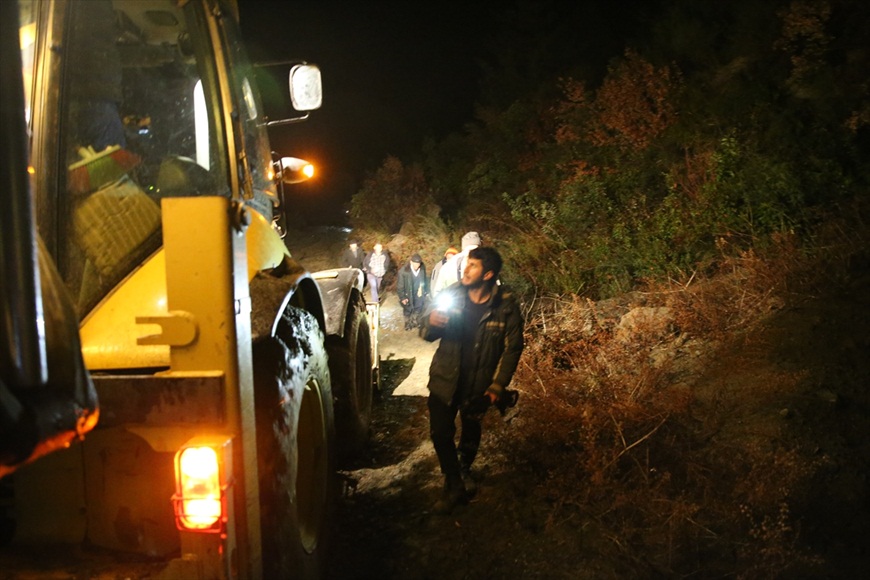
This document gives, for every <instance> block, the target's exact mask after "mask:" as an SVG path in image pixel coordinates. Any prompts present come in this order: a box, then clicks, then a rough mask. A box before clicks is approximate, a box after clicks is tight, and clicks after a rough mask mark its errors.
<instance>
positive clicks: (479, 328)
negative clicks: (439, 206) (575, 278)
mask: <svg viewBox="0 0 870 580" xmlns="http://www.w3.org/2000/svg"><path fill="white" fill-rule="evenodd" d="M382 254H383V255H384V256H385V257H384V258H381V257H380V255H382ZM373 255H374V259H372V256H373ZM346 257H347V260H345V258H346ZM351 258H352V259H353V260H355V261H351ZM356 260H360V261H356ZM342 263H343V265H346V266H353V267H357V268H361V269H362V270H364V271H365V272H366V275H367V276H368V281H369V285H370V286H371V288H372V289H371V292H372V299H373V300H377V299H378V297H379V294H378V292H379V291H380V290H381V287H380V285H381V282H382V280H383V274H384V273H385V272H386V269H387V268H388V267H389V257H388V256H386V253H385V252H383V247H382V246H381V244H379V243H378V244H375V246H374V249H373V251H372V252H371V253H370V254H367V255H363V252H362V250H361V249H360V248H359V243H358V242H355V241H352V242H351V244H350V248H349V249H348V250H347V251H345V254H344V255H343V256H342ZM501 268H502V258H501V255H500V254H499V253H498V251H496V250H495V249H494V248H491V247H485V246H481V239H480V235H479V234H478V233H477V232H468V233H467V234H465V235H464V236H463V237H462V245H461V250H459V251H457V250H456V248H453V247H451V248H448V249H447V251H446V252H445V253H444V257H443V258H442V259H441V260H440V261H439V262H438V263H436V264H435V266H434V268H433V269H432V273H431V277H430V278H427V276H426V268H425V266H424V265H423V261H422V259H421V258H420V255H419V254H414V255H413V256H411V258H410V259H409V261H408V263H407V264H405V265H404V266H402V268H401V269H400V270H399V276H398V281H397V288H396V292H397V294H398V295H399V301H400V302H401V304H402V308H403V311H404V315H405V329H406V330H409V329H411V328H417V327H419V328H420V336H421V337H422V338H423V339H425V340H427V341H430V342H434V341H436V340H437V341H440V342H439V344H438V348H437V350H436V351H435V354H434V355H433V357H432V364H431V366H430V368H429V384H428V389H429V398H428V410H429V433H430V436H431V439H432V443H433V446H434V448H435V454H436V455H437V456H438V462H439V465H440V467H441V473H442V474H443V476H444V486H443V490H442V494H441V496H440V498H439V499H438V501H437V502H436V503H435V506H434V511H435V512H437V513H442V514H447V513H450V512H451V511H452V510H453V509H454V508H455V507H456V506H458V505H461V504H463V503H466V502H467V501H468V499H469V498H470V497H472V496H473V495H474V494H475V493H476V491H477V478H476V476H475V474H474V472H473V471H472V464H473V463H474V460H475V458H476V457H477V452H478V448H479V447H480V440H481V430H482V427H481V425H482V421H483V417H484V415H485V414H486V411H487V410H488V409H489V407H490V406H492V405H495V404H498V403H499V402H500V401H501V398H502V397H503V396H506V393H505V391H506V389H507V386H508V384H509V383H510V382H511V379H512V378H513V375H514V372H515V371H516V369H517V365H518V364H519V359H520V354H521V353H522V351H523V326H524V321H523V317H522V313H521V311H520V306H519V303H518V302H517V300H516V299H515V298H514V296H513V294H512V293H511V292H510V291H509V290H508V289H507V288H506V287H505V286H503V285H501V284H500V283H499V282H498V278H499V274H500V273H501ZM430 293H431V296H430ZM441 293H443V294H444V297H443V298H444V299H439V300H432V299H431V298H435V297H436V296H437V295H439V294H441ZM457 415H458V416H459V424H460V427H461V431H460V435H459V442H458V445H457V442H456V432H457V429H456V418H457Z"/></svg>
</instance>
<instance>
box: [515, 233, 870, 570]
mask: <svg viewBox="0 0 870 580" xmlns="http://www.w3.org/2000/svg"><path fill="white" fill-rule="evenodd" d="M829 229H830V230H833V231H834V232H836V231H837V228H835V227H834V228H829ZM840 231H842V232H846V231H848V230H847V229H846V228H840ZM849 235H850V237H851V241H850V240H847V239H846V238H844V237H840V238H838V237H837V236H836V235H829V237H827V238H826V239H827V240H828V243H827V245H826V248H828V251H820V250H818V248H816V250H814V251H807V250H806V249H804V248H800V247H799V245H798V244H797V242H796V240H795V239H794V237H793V236H788V235H783V236H779V237H777V238H775V239H774V240H773V244H772V246H771V251H770V252H765V253H764V255H761V253H760V252H754V251H747V252H742V253H740V254H738V255H736V256H733V257H723V259H722V262H721V267H720V268H719V271H718V272H717V273H716V274H714V275H710V276H709V277H707V278H705V279H699V278H698V277H691V278H690V279H689V280H686V281H683V282H679V283H678V282H673V281H672V282H671V283H669V284H658V285H654V284H650V285H649V286H648V287H647V288H646V289H645V290H644V291H643V292H639V293H635V294H633V295H631V296H628V297H626V298H624V299H623V300H622V301H621V302H620V301H616V302H614V301H611V302H609V303H598V304H596V303H593V302H591V301H588V300H584V299H581V298H579V297H576V296H573V297H548V298H546V299H536V300H535V302H534V303H533V304H531V305H530V306H528V308H527V321H528V322H527V348H526V351H525V353H524V355H523V358H522V360H521V365H520V369H519V370H518V373H517V377H516V381H517V384H518V385H519V388H520V390H521V391H523V398H522V399H521V405H522V406H523V407H522V408H523V411H522V420H521V421H518V422H516V424H515V428H513V429H512V431H511V433H510V438H511V442H510V446H509V447H510V449H511V461H512V462H513V464H514V465H515V466H516V467H517V468H518V469H523V470H527V471H528V472H530V473H532V474H534V476H535V477H539V478H540V481H541V484H542V485H541V487H540V489H541V490H542V493H544V494H545V498H544V499H546V501H547V502H549V505H550V506H551V508H550V517H549V525H551V526H558V525H560V522H565V521H568V520H571V519H572V518H576V517H577V516H578V514H579V515H580V517H582V518H584V520H585V523H584V526H590V527H591V529H595V530H596V532H597V533H598V534H599V535H600V536H601V537H604V538H607V539H608V540H609V542H610V546H611V548H612V550H613V552H612V554H611V556H612V559H616V560H621V561H623V562H626V561H627V562H632V563H633V564H632V570H634V571H635V572H637V571H638V570H642V571H643V573H644V574H646V573H654V574H664V575H668V576H670V575H691V574H698V573H699V572H701V571H703V573H704V574H708V575H714V576H718V575H721V576H728V575H735V574H738V573H740V574H743V577H781V576H782V575H783V574H785V575H787V574H788V573H789V571H792V572H794V571H796V570H802V571H803V572H805V573H806V572H808V571H810V570H812V569H813V567H814V566H818V565H821V559H820V558H819V557H818V556H816V555H814V554H813V553H812V552H811V551H809V550H808V549H807V548H805V547H803V546H802V544H801V529H800V525H799V523H798V522H799V520H798V518H796V517H795V516H794V515H793V513H792V511H793V508H794V507H795V506H796V505H801V504H803V503H804V502H807V501H810V500H808V497H809V495H808V492H807V486H808V485H809V482H810V481H811V480H812V479H813V478H814V476H815V475H816V474H817V473H818V471H819V470H820V469H821V468H822V467H823V464H824V459H823V458H819V457H814V456H813V452H812V450H811V449H806V448H804V447H802V446H801V444H800V442H798V441H793V440H789V439H784V438H783V437H782V434H781V433H780V432H779V431H778V430H779V429H782V427H781V426H778V425H781V423H782V419H781V418H780V417H777V413H776V412H773V413H772V415H773V419H774V421H772V422H770V424H767V425H765V424H764V423H763V422H760V421H757V420H756V419H757V417H753V418H752V425H753V428H756V429H758V431H757V432H752V431H751V429H750V430H749V431H740V429H742V428H743V427H736V428H735V427H734V426H735V425H738V426H740V425H742V424H743V422H744V419H747V423H749V420H748V418H749V417H750V415H751V414H752V413H753V412H757V409H756V408H757V407H758V406H761V405H767V406H769V405H771V404H773V403H772V401H775V400H776V398H777V397H779V396H780V395H782V394H783V393H788V392H790V391H792V390H794V389H796V388H797V387H798V386H799V385H800V384H801V383H802V382H805V380H806V377H805V376H804V375H802V374H801V373H788V372H779V373H778V374H777V372H775V371H771V372H770V373H768V374H767V375H765V377H764V379H762V380H761V381H759V380H758V378H754V380H755V381H756V382H754V383H751V384H752V386H753V388H752V390H750V389H749V388H746V389H744V391H741V390H740V389H741V388H742V387H741V386H740V385H729V384H727V382H725V383H723V382H722V379H721V377H720V381H719V382H718V383H717V384H716V386H715V387H711V386H709V385H705V384H704V382H703V381H705V380H706V379H708V378H711V377H707V376H705V370H706V369H707V368H708V366H711V362H714V361H715V360H716V358H717V357H719V356H724V354H725V353H726V352H727V349H725V346H726V345H728V344H733V343H734V341H735V340H736V338H735V337H740V336H748V335H749V333H748V331H749V330H752V329H754V328H756V327H758V325H759V324H760V323H761V322H762V321H764V320H765V319H766V318H767V317H769V315H770V314H771V313H772V312H775V311H777V310H779V309H781V308H782V307H783V306H784V305H786V304H787V303H788V302H789V301H791V300H793V299H796V297H800V296H802V295H805V294H806V293H807V292H811V291H812V288H813V285H814V284H815V283H816V282H815V281H816V280H817V276H818V275H819V267H820V264H826V269H827V270H830V269H831V268H832V267H833V266H831V264H835V265H836V264H838V263H840V262H842V263H846V262H848V257H847V256H849V255H854V254H855V249H856V248H860V247H861V246H860V245H859V244H855V243H854V237H855V234H854V230H853V231H850V232H849ZM837 240H839V241H837ZM841 252H842V253H841ZM724 253H725V252H723V254H724ZM829 279H830V278H829ZM639 309H645V310H646V312H647V313H648V314H649V316H645V317H644V316H636V317H626V316H625V315H626V314H627V313H631V312H637V311H638V310H639ZM628 318H633V323H632V324H630V325H626V324H625V321H626V320H627V319H628ZM747 346H751V345H747V344H746V343H741V347H747ZM764 348H766V346H765V345H763V344H762V345H758V346H757V350H758V352H753V351H751V350H750V351H749V352H747V356H746V357H745V358H744V359H741V358H740V357H736V358H729V359H728V362H723V363H722V364H729V363H730V364H737V365H747V366H746V368H735V369H726V372H724V373H722V375H721V376H724V377H727V376H730V375H729V372H731V373H733V374H734V375H735V376H744V375H745V376H746V377H749V379H750V380H753V373H754V372H755V371H756V369H755V368H754V367H751V365H754V364H758V360H761V353H762V351H763V349H764ZM765 352H766V351H765ZM662 353H666V354H665V355H663V354H662ZM753 357H754V358H753ZM705 389H706V394H705V395H704V396H703V398H702V399H699V396H701V394H702V393H704V392H705ZM716 389H722V391H721V392H715V391H716ZM729 397H733V398H735V399H739V403H735V402H734V401H729V400H728V398H729ZM777 419H778V420H779V423H776V421H775V420H777ZM748 428H749V427H747V429H748ZM544 490H545V491H544ZM599 557H602V556H601V553H600V552H599Z"/></svg>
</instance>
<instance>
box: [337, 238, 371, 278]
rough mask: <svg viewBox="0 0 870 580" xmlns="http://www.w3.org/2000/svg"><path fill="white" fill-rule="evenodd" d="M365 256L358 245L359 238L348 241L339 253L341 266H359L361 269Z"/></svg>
mask: <svg viewBox="0 0 870 580" xmlns="http://www.w3.org/2000/svg"><path fill="white" fill-rule="evenodd" d="M365 257H366V254H365V252H364V251H363V249H362V248H361V247H360V245H359V240H356V239H353V240H350V241H349V242H348V246H347V247H346V248H345V249H344V251H343V252H342V253H341V258H340V261H341V267H342V268H359V269H360V270H362V269H363V259H364V258H365Z"/></svg>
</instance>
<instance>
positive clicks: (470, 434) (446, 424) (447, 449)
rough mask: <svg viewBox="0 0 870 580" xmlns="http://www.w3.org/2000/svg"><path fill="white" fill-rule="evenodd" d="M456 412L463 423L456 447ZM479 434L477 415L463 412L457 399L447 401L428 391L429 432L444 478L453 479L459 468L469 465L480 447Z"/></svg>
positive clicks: (458, 472)
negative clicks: (475, 416)
mask: <svg viewBox="0 0 870 580" xmlns="http://www.w3.org/2000/svg"><path fill="white" fill-rule="evenodd" d="M457 413H459V418H460V423H461V427H462V430H461V431H460V433H459V446H458V448H457V446H456V442H455V437H456V414H457ZM480 434H481V429H480V419H475V418H473V417H470V416H468V415H466V414H465V413H464V412H463V411H462V410H460V407H459V405H458V404H456V403H453V404H450V405H446V404H444V402H443V401H442V400H441V399H439V398H437V397H435V396H433V395H429V436H430V437H431V438H432V444H433V445H434V446H435V454H436V455H437V456H438V463H439V464H440V465H441V473H443V474H444V477H445V478H446V479H448V480H451V479H455V478H457V477H459V474H460V471H461V470H462V469H468V468H470V467H471V464H472V463H473V462H474V458H475V457H476V456H477V450H478V449H479V448H480ZM457 451H458V455H457Z"/></svg>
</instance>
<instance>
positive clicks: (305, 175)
mask: <svg viewBox="0 0 870 580" xmlns="http://www.w3.org/2000/svg"><path fill="white" fill-rule="evenodd" d="M280 163H281V165H280V167H281V179H282V181H283V182H284V183H287V184H293V183H302V182H303V181H308V180H309V179H311V178H312V177H314V173H315V172H314V165H312V164H311V163H309V162H308V161H305V160H304V159H299V158H298V157H282V158H281V162H280Z"/></svg>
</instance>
